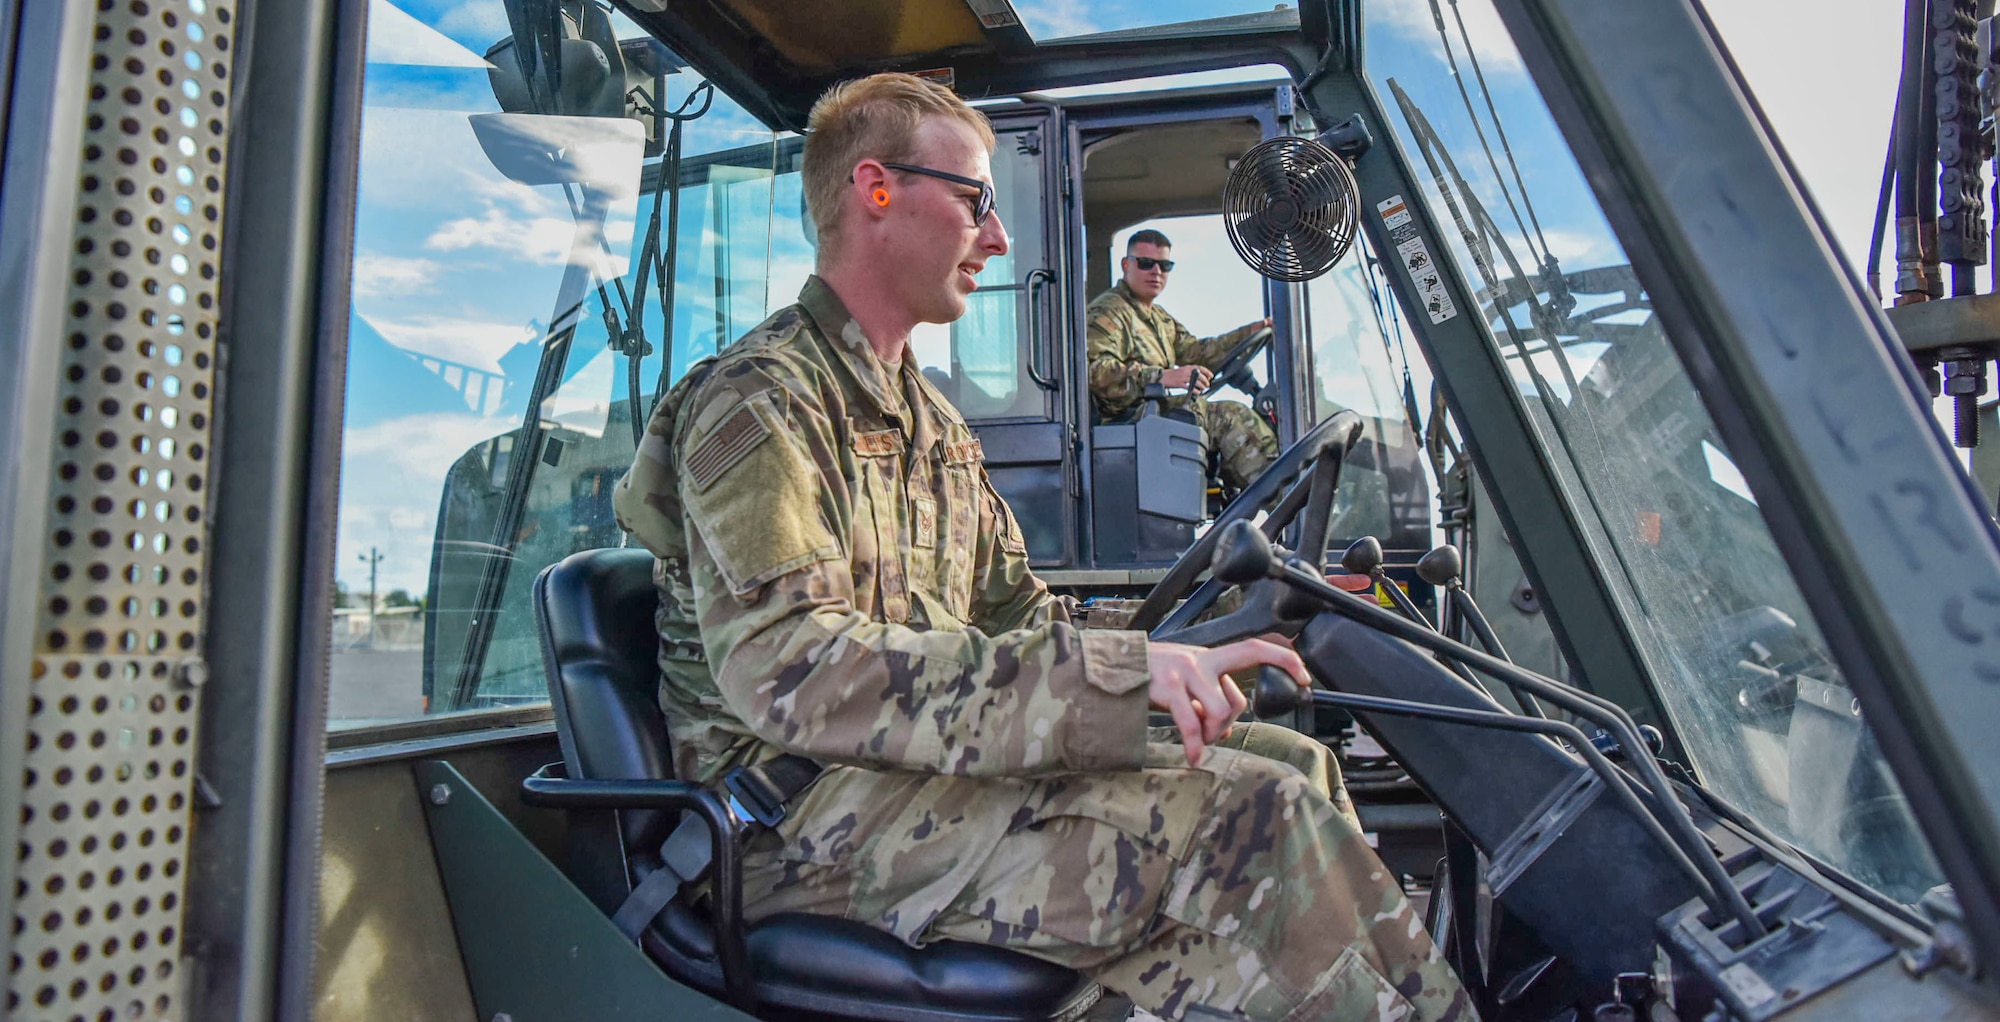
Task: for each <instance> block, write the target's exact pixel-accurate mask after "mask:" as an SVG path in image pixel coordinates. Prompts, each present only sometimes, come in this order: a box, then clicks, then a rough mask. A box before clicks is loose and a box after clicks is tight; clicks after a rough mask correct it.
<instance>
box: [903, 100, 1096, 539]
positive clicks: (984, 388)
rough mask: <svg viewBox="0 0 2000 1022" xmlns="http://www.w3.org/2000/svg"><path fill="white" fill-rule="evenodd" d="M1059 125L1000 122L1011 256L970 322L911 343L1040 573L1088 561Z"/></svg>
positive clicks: (1050, 114)
mask: <svg viewBox="0 0 2000 1022" xmlns="http://www.w3.org/2000/svg"><path fill="white" fill-rule="evenodd" d="M1059 118H1060V113H1059V112H1058V111H1057V110H1055V109H1054V108H1051V107H1047V106H1040V105H1029V106H1024V107H1008V108H1006V109H1005V111H1004V112H996V113H995V114H994V115H993V116H992V122H993V130H994V133H995V134H996V135H997V136H998V140H999V144H998V146H996V147H995V149H994V152H993V182H994V190H995V192H996V198H997V200H998V203H997V207H996V208H997V210H998V212H999V215H1000V217H1001V222H1002V223H1004V224H1005V225H1006V227H1007V234H1008V236H1009V239H1010V242H1011V248H1010V249H1009V250H1008V252H1007V254H1006V255H1003V256H998V257H995V258H993V259H990V260H988V261H987V263H986V269H985V270H984V271H983V272H982V273H981V274H980V275H979V289H978V290H977V291H975V292H974V293H973V294H972V297H971V298H970V300H969V303H968V307H967V309H966V314H965V316H964V317H962V318H961V319H959V320H958V322H956V323H952V324H949V325H943V324H924V325H920V326H919V327H918V328H917V330H916V331H914V332H913V333H912V334H911V338H910V340H911V350H912V351H913V352H914V353H915V355H916V357H917V359H918V364H919V365H920V366H921V367H922V368H923V372H924V375H925V376H926V377H927V378H929V380H930V381H931V383H932V384H934V385H936V386H937V388H938V389H939V390H940V391H942V392H943V393H944V395H945V397H946V398H948V399H950V401H951V403H952V404H953V405H955V406H957V408H958V410H959V412H960V414H962V415H964V416H965V421H966V423H967V424H968V425H970V426H971V427H972V430H973V432H974V433H975V434H977V435H978V437H979V441H980V445H981V446H982V447H983V448H984V450H985V454H986V471H987V473H988V474H989V475H991V476H992V478H993V486H994V488H995V489H997V490H999V491H1000V495H1001V496H1002V497H1004V498H1006V501H1007V503H1008V505H1009V506H1011V507H1012V508H1013V509H1014V516H1015V518H1017V519H1018V520H1019V521H1020V523H1021V529H1022V531H1023V532H1024V533H1025V534H1026V537H1027V541H1028V556H1029V558H1030V559H1031V560H1032V562H1033V563H1034V564H1035V565H1036V566H1038V567H1060V566H1063V565H1068V564H1071V563H1073V562H1074V559H1075V556H1076V516H1075V514H1074V502H1073V500H1072V499H1071V498H1072V496H1073V495H1074V493H1075V491H1076V487H1075V478H1076V476H1075V473H1076V461H1075V454H1074V449H1073V448H1074V445H1073V443H1072V442H1071V439H1070V438H1071V436H1072V435H1073V434H1072V432H1071V428H1072V425H1071V422H1070V420H1069V413H1068V411H1067V409H1068V407H1069V405H1070V404H1071V402H1069V401H1068V400H1065V399H1064V387H1065V384H1064V382H1063V381H1062V379H1061V376H1062V374H1060V373H1058V372H1057V371H1056V370H1055V368H1054V364H1055V359H1054V357H1053V354H1052V353H1053V352H1056V351H1060V350H1064V348H1063V344H1062V341H1061V339H1060V338H1058V337H1057V336H1055V331H1056V330H1057V329H1058V327H1059V325H1060V324H1061V323H1062V322H1063V317H1061V316H1060V315H1059V310H1061V309H1064V308H1066V307H1067V306H1066V304H1065V303H1066V302H1068V301H1069V294H1068V288H1067V285H1066V281H1067V280H1068V278H1069V274H1068V272H1067V267H1066V261H1065V256H1064V253H1063V251H1062V247H1061V245H1060V243H1059V241H1060V239H1061V238H1062V237H1064V234H1065V229H1064V210H1063V209H1062V205H1063V204H1062V202H1061V201H1060V194H1061V193H1060V191H1059V189H1060V187H1061V181H1062V177H1061V172H1062V167H1061V161H1060V153H1061V148H1062V147H1061V145H1060V144H1058V143H1059V140H1060V139H1061V138H1062V137H1063V135H1062V127H1061V125H1060V124H1059V123H1058V122H1059Z"/></svg>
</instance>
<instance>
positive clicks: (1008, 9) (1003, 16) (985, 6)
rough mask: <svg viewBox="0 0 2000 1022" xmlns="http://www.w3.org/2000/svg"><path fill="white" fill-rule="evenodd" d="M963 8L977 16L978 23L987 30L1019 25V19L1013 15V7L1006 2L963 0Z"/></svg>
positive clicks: (1001, 0)
mask: <svg viewBox="0 0 2000 1022" xmlns="http://www.w3.org/2000/svg"><path fill="white" fill-rule="evenodd" d="M965 6H967V7H970V8H972V13H974V14H977V15H979V23H980V24H981V25H984V26H986V27H987V28H1006V27H1008V26H1009V25H1018V24H1020V23H1021V17H1020V15H1018V14H1015V13H1014V5H1013V4H1011V3H1008V2H1007V0H965Z"/></svg>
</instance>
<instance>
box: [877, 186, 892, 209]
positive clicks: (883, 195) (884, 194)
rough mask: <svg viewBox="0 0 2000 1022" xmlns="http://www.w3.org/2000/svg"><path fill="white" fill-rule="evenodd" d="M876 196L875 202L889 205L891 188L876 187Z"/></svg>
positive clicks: (879, 204) (880, 204) (878, 204)
mask: <svg viewBox="0 0 2000 1022" xmlns="http://www.w3.org/2000/svg"><path fill="white" fill-rule="evenodd" d="M874 198H875V204H876V205H877V206H887V205H888V204H889V189H887V188H877V189H875V196H874Z"/></svg>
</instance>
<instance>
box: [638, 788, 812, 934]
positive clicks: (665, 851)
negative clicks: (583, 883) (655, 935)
mask: <svg viewBox="0 0 2000 1022" xmlns="http://www.w3.org/2000/svg"><path fill="white" fill-rule="evenodd" d="M824 769H825V768H823V767H821V766H820V765H819V764H818V763H815V762H813V761H812V760H809V759H806V758H805V757H803V756H792V755H785V756H779V757H777V758H776V759H773V760H769V761H767V762H764V763H760V764H758V765H756V766H750V767H737V768H735V769H734V770H731V771H729V773H727V774H725V775H724V776H723V778H722V786H723V789H724V791H726V792H727V793H728V800H729V808H730V810H731V811H732V812H734V813H735V814H736V817H737V819H738V820H739V821H740V822H739V824H738V833H739V835H741V836H746V837H747V836H749V835H752V834H755V833H757V832H759V831H762V830H764V829H766V828H769V827H775V826H777V825H778V824H779V823H782V822H783V821H784V819H785V804H786V803H788V802H790V801H791V800H792V799H793V798H796V797H797V796H798V794H799V793H800V792H802V791H804V790H806V788H807V787H809V786H811V784H812V782H813V781H815V780H817V779H818V778H819V775H820V773H821V771H822V770H824ZM713 858H714V848H713V846H712V844H711V842H710V841H709V838H708V823H707V821H705V820H703V819H702V818H701V817H700V816H697V815H695V814H694V813H682V814H681V822H680V825H679V826H677V827H675V828H674V832H673V833H672V834H669V835H667V840H666V841H665V843H663V844H661V845H660V868H659V869H656V870H654V871H653V872H652V873H650V874H648V875H647V877H646V878H645V879H644V880H641V881H639V884H638V886H636V887H634V888H632V893H630V894H628V895H626V896H625V900H624V902H623V903H621V904H620V905H619V906H618V911H617V912H614V913H612V916H611V922H612V924H613V925H615V926H617V927H618V932H620V933H623V934H624V935H625V937H626V939H628V940H638V939H639V934H640V933H642V932H644V930H645V929H646V927H647V926H649V925H651V924H652V922H653V920H654V919H655V918H656V917H658V916H659V914H660V913H661V912H663V911H665V910H666V907H667V905H668V904H669V903H671V902H672V901H673V900H674V896H675V895H677V894H679V893H680V890H681V887H682V886H684V885H686V884H690V883H694V882H696V881H699V880H700V879H701V878H702V877H704V876H707V875H708V867H709V863H710V862H711V861H712V860H713Z"/></svg>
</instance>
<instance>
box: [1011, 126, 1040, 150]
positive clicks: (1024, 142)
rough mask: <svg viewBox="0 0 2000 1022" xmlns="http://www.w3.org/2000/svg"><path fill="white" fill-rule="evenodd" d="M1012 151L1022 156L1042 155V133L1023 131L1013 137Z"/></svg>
mask: <svg viewBox="0 0 2000 1022" xmlns="http://www.w3.org/2000/svg"><path fill="white" fill-rule="evenodd" d="M1014 151H1015V152H1017V153H1020V154H1021V155H1023V156H1040V155H1042V133H1041V132H1040V131H1024V132H1021V133H1020V134H1019V135H1016V136H1014Z"/></svg>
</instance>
